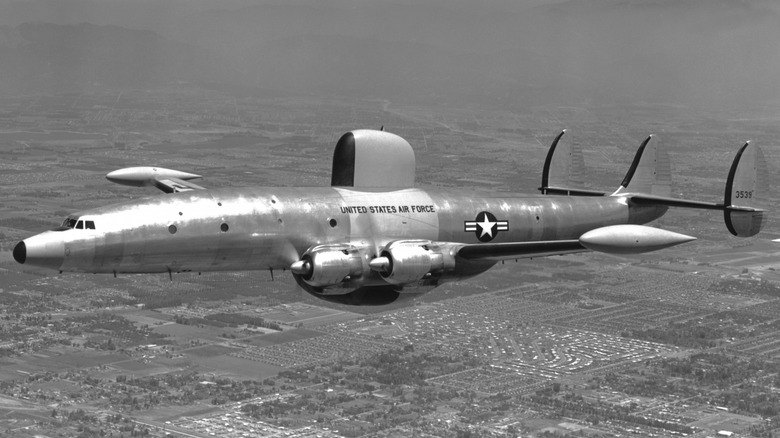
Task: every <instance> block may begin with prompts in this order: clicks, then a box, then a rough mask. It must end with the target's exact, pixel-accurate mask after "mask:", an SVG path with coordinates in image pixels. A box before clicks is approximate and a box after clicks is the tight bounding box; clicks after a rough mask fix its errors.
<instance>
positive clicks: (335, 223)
mask: <svg viewBox="0 0 780 438" xmlns="http://www.w3.org/2000/svg"><path fill="white" fill-rule="evenodd" d="M338 224H339V223H338V221H337V220H336V219H333V218H331V219H328V225H330V227H331V228H336V225H338Z"/></svg>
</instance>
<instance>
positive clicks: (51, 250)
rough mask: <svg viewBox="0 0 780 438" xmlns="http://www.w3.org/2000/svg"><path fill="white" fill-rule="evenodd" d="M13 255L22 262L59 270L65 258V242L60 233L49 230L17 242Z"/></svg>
mask: <svg viewBox="0 0 780 438" xmlns="http://www.w3.org/2000/svg"><path fill="white" fill-rule="evenodd" d="M13 255H14V260H16V261H17V262H19V263H21V264H25V265H30V266H38V267H41V268H48V269H57V270H59V269H60V268H61V267H62V262H63V261H64V260H65V242H63V240H62V237H61V235H60V233H57V232H53V231H47V232H45V233H41V234H38V235H36V236H32V237H29V238H27V239H24V240H23V241H21V242H19V243H17V244H16V246H15V247H14V251H13Z"/></svg>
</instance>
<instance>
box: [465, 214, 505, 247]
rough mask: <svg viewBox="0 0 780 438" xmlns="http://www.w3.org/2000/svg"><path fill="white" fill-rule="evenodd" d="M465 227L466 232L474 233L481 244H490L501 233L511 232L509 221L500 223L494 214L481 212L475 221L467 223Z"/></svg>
mask: <svg viewBox="0 0 780 438" xmlns="http://www.w3.org/2000/svg"><path fill="white" fill-rule="evenodd" d="M463 226H464V231H466V232H470V231H471V232H474V234H475V235H476V236H477V239H479V241H480V242H490V241H491V240H493V239H494V238H495V237H496V236H497V235H498V232H499V231H507V230H509V221H500V220H498V219H496V216H495V215H493V213H491V212H489V211H481V212H479V213H477V217H476V218H475V220H473V221H465V222H464V223H463Z"/></svg>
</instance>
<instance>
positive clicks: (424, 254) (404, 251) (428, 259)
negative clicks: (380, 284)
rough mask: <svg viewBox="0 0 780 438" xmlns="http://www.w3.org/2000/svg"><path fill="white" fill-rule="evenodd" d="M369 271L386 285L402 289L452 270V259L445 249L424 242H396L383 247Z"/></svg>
mask: <svg viewBox="0 0 780 438" xmlns="http://www.w3.org/2000/svg"><path fill="white" fill-rule="evenodd" d="M369 267H370V268H371V269H372V270H374V271H376V272H378V273H379V275H381V276H382V278H384V279H385V281H387V282H388V283H390V284H394V285H405V284H410V283H415V282H417V281H420V280H422V279H423V278H425V277H426V276H427V275H428V274H430V273H433V272H439V271H443V270H446V269H453V268H454V267H455V258H454V257H453V256H452V255H451V254H450V253H449V251H447V249H446V248H445V247H442V246H440V245H437V244H435V243H433V242H431V241H428V240H397V241H395V242H390V243H389V244H387V246H385V248H384V249H383V250H382V252H381V254H380V256H379V257H377V258H375V259H373V260H371V262H369Z"/></svg>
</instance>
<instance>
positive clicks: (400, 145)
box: [330, 129, 415, 189]
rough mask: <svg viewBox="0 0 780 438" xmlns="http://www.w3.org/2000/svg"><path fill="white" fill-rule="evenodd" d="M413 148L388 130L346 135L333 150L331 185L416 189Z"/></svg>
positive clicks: (357, 132) (352, 132)
mask: <svg viewBox="0 0 780 438" xmlns="http://www.w3.org/2000/svg"><path fill="white" fill-rule="evenodd" d="M414 175H415V158H414V150H413V149H412V146H411V145H410V144H409V142H407V141H406V140H404V139H403V138H401V137H399V136H397V135H395V134H391V133H389V132H385V131H376V130H372V129H358V130H355V131H350V132H347V133H346V134H344V135H343V136H342V137H341V138H340V139H339V141H338V143H336V149H335V150H334V151H333V172H332V175H331V184H330V185H331V186H333V187H357V188H394V189H405V188H409V187H414Z"/></svg>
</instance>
